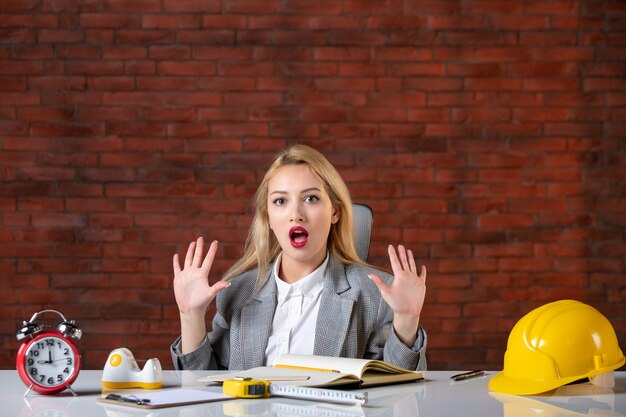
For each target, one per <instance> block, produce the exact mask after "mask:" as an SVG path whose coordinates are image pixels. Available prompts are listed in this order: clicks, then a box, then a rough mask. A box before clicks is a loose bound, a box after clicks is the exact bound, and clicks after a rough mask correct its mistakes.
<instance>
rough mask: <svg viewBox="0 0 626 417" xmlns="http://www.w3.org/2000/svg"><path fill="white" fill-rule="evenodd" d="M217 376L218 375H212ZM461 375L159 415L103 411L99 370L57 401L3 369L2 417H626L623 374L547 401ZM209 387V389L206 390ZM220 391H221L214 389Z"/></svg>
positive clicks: (187, 374)
mask: <svg viewBox="0 0 626 417" xmlns="http://www.w3.org/2000/svg"><path fill="white" fill-rule="evenodd" d="M210 373H211V372H191V371H184V372H177V371H165V372H164V384H165V386H166V387H180V386H184V387H202V386H203V385H202V384H200V383H198V382H197V380H198V378H200V377H201V376H204V375H208V374H210ZM213 373H214V372H213ZM454 373H455V372H447V371H428V372H427V373H426V380H425V381H424V382H420V383H409V384H401V385H394V386H387V387H378V388H369V389H367V390H361V391H367V392H368V395H369V398H370V403H371V406H369V407H361V406H345V405H330V404H325V403H315V402H311V401H305V400H294V399H287V398H267V399H259V400H244V399H236V400H229V401H223V402H216V403H208V404H199V405H192V406H186V407H174V408H165V409H159V410H135V409H132V408H129V407H120V406H108V405H107V406H105V405H102V404H100V403H97V402H96V398H98V397H100V396H101V385H100V377H101V371H82V372H81V373H80V375H79V377H78V379H77V380H76V382H75V383H74V385H73V388H74V390H75V391H76V393H77V394H78V396H77V397H73V396H72V395H71V394H70V393H69V392H68V391H66V392H63V393H61V394H57V395H56V396H42V395H39V394H36V393H30V394H29V396H28V397H27V398H23V395H24V393H25V392H26V387H25V386H24V385H23V384H22V382H21V381H20V379H19V377H18V375H17V372H16V371H0V387H2V390H1V392H0V404H1V405H0V407H1V408H2V410H1V411H0V414H1V415H2V416H4V417H31V416H38V417H85V416H89V417H205V416H216V417H220V416H230V417H239V416H264V417H265V416H267V417H271V416H281V417H282V416H324V417H356V416H385V417H404V416H407V417H409V416H411V417H414V416H420V417H429V416H446V417H451V416H481V417H483V416H485V417H490V416H505V417H516V416H523V417H528V416H542V417H547V416H559V417H566V416H567V417H569V416H604V417H608V416H611V417H615V416H622V417H625V416H626V372H618V373H616V377H615V387H614V388H612V389H607V388H601V387H597V386H595V385H592V384H590V383H584V384H578V385H570V386H566V387H561V388H559V389H558V390H556V391H553V392H551V393H549V394H546V395H542V396H532V397H516V396H511V395H503V394H496V393H493V392H490V391H489V389H488V388H487V383H488V381H489V379H490V378H491V377H492V376H493V375H494V374H495V372H489V373H488V374H487V375H486V376H484V377H481V378H475V379H470V380H467V381H464V382H456V383H453V382H451V381H450V376H451V375H453V374H454ZM207 389H211V388H207ZM212 389H213V390H215V389H216V388H212Z"/></svg>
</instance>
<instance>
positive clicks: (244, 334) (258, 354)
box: [240, 269, 276, 369]
mask: <svg viewBox="0 0 626 417" xmlns="http://www.w3.org/2000/svg"><path fill="white" fill-rule="evenodd" d="M271 270H272V269H270V271H271ZM269 274H270V276H269V277H268V278H267V282H266V283H265V285H264V286H263V288H261V290H260V291H259V292H258V293H257V294H256V295H255V296H254V297H253V299H252V300H250V302H249V303H248V304H246V305H245V306H243V308H242V309H241V340H240V343H241V345H240V346H241V361H242V368H241V369H249V368H254V367H257V366H263V362H264V358H265V349H266V348H267V341H268V339H269V337H270V329H271V328H272V321H273V319H274V311H275V310H276V282H274V279H273V278H272V276H271V272H269Z"/></svg>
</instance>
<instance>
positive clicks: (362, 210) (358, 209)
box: [352, 203, 374, 262]
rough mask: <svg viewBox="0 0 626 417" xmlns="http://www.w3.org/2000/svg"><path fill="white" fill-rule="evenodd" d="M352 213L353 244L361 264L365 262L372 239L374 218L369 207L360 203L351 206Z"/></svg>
mask: <svg viewBox="0 0 626 417" xmlns="http://www.w3.org/2000/svg"><path fill="white" fill-rule="evenodd" d="M352 211H353V212H354V244H355V246H356V253H357V255H358V256H359V258H360V259H361V260H362V261H363V262H367V255H368V254H369V251H370V240H371V238H372V223H373V221H374V216H373V214H372V209H371V207H370V206H367V205H365V204H360V203H353V204H352Z"/></svg>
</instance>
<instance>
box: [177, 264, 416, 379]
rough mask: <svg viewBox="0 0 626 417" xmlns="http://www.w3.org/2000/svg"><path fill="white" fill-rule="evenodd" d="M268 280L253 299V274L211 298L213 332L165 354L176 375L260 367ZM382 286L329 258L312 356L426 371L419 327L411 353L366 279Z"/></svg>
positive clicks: (272, 298) (271, 287)
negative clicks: (186, 349) (189, 347)
mask: <svg viewBox="0 0 626 417" xmlns="http://www.w3.org/2000/svg"><path fill="white" fill-rule="evenodd" d="M272 270H273V265H272V266H270V268H269V271H270V272H268V279H267V281H266V283H265V285H264V286H263V287H262V288H261V289H260V290H259V292H258V293H257V294H253V292H254V285H255V280H256V276H257V270H252V271H248V272H246V273H244V274H241V275H240V276H238V277H235V278H234V279H233V280H232V281H231V285H230V287H227V288H225V289H223V290H222V291H221V292H220V293H219V294H218V296H217V298H216V308H217V312H216V313H215V317H214V318H213V329H212V331H211V332H210V333H208V334H207V336H206V338H205V340H204V342H203V343H202V345H201V346H200V347H199V348H198V349H196V350H195V351H193V352H191V353H188V354H186V355H183V354H181V353H180V337H179V338H178V339H176V341H174V343H173V344H172V346H171V348H170V351H171V354H172V360H173V362H174V366H175V368H176V369H229V370H242V369H249V368H254V367H257V366H263V365H264V357H265V349H266V347H267V342H268V339H269V336H270V330H271V327H272V321H273V318H274V311H275V310H276V304H277V298H276V297H277V295H276V294H277V290H276V282H275V281H274V279H271V274H272V272H271V271H272ZM371 272H374V273H376V274H378V275H379V276H381V277H382V278H383V279H384V280H386V281H387V282H391V281H392V280H393V276H391V275H389V274H386V273H384V272H380V271H377V270H374V269H368V268H364V267H363V266H360V265H343V264H342V263H340V262H338V261H337V260H335V259H334V258H333V257H332V256H331V258H330V260H329V263H328V267H327V268H326V273H325V279H324V288H323V290H322V296H321V301H320V302H321V305H320V309H319V313H318V317H317V325H316V330H315V342H314V347H313V354H314V355H323V356H340V357H348V358H365V359H380V360H384V361H386V362H389V363H392V364H394V365H397V366H400V367H402V368H406V369H412V370H425V369H426V355H425V352H426V333H425V332H424V330H423V329H422V328H421V327H420V328H419V330H418V334H417V340H416V341H415V344H414V345H413V346H412V347H408V346H406V345H405V344H404V343H402V342H401V341H400V340H399V339H398V338H397V336H396V334H395V332H394V331H393V326H392V320H393V312H392V310H391V308H390V307H389V306H388V305H387V303H386V302H385V301H384V300H383V298H382V297H381V295H380V291H379V290H378V288H377V287H376V285H375V284H374V282H373V281H372V280H370V279H369V278H368V276H367V274H369V273H371Z"/></svg>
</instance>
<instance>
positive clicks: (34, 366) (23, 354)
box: [17, 333, 80, 394]
mask: <svg viewBox="0 0 626 417" xmlns="http://www.w3.org/2000/svg"><path fill="white" fill-rule="evenodd" d="M17 368H18V372H19V374H20V377H21V378H22V380H23V381H24V382H25V383H26V384H27V385H31V384H32V385H33V389H34V390H35V391H38V392H40V393H44V394H52V393H55V392H60V391H62V390H63V389H64V388H65V387H66V386H67V385H69V384H71V383H72V382H73V381H74V379H76V377H77V376H78V371H79V368H80V356H79V355H78V351H77V349H76V346H74V344H73V343H72V342H71V341H69V340H68V339H66V338H64V337H61V336H60V335H58V336H57V335H54V334H50V333H48V334H41V335H38V336H37V337H35V338H34V339H32V340H30V341H29V342H27V343H25V344H24V345H22V348H20V351H19V352H18V366H17ZM27 381H28V382H27Z"/></svg>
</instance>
